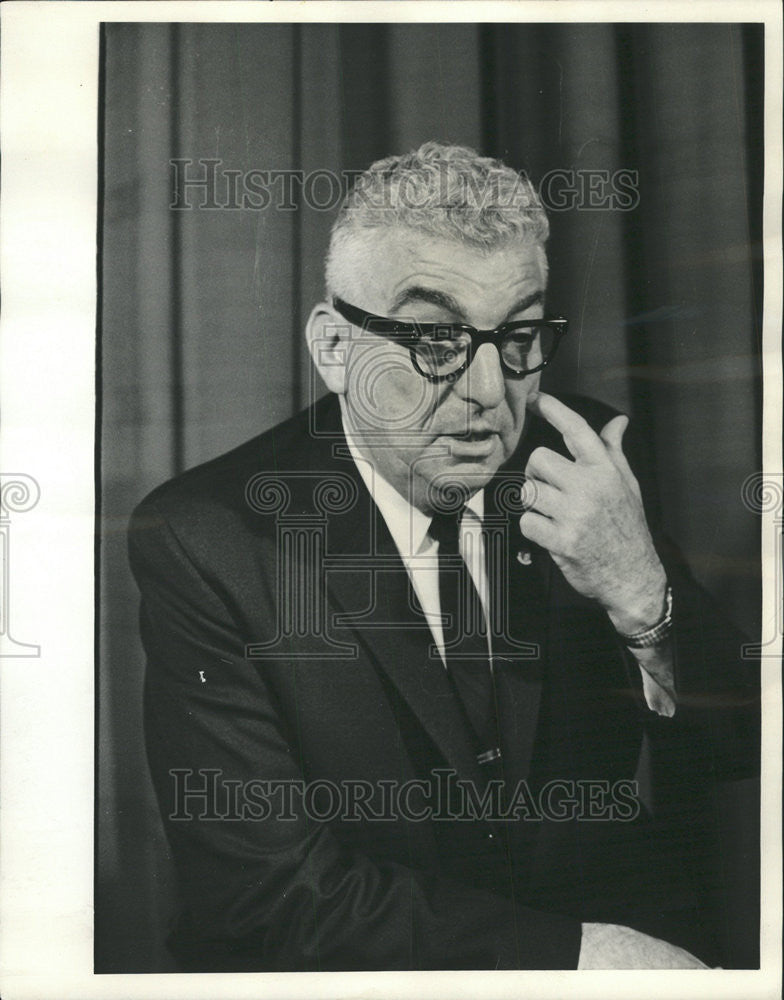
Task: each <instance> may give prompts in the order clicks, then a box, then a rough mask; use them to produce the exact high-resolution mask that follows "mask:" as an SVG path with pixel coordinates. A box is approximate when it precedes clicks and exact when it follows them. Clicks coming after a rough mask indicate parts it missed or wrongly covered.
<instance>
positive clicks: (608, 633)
mask: <svg viewBox="0 0 784 1000" xmlns="http://www.w3.org/2000/svg"><path fill="white" fill-rule="evenodd" d="M546 238H547V221H546V218H545V215H544V212H543V210H542V207H541V205H540V203H539V201H538V199H537V197H536V194H535V192H534V190H533V188H532V187H531V186H530V184H529V183H528V182H527V181H526V180H525V179H524V178H521V177H519V176H518V175H517V174H515V173H514V172H513V171H511V170H509V169H508V168H506V167H505V166H503V165H502V164H500V163H498V162H496V161H492V160H488V159H484V158H481V157H478V156H477V155H476V154H474V153H473V152H472V151H470V150H467V149H463V148H459V147H444V146H440V145H438V144H436V143H427V144H425V145H424V146H422V147H421V148H420V149H419V150H418V151H416V152H414V153H411V154H409V155H407V156H403V157H399V158H390V159H387V160H384V161H380V162H379V163H376V164H374V165H373V166H372V167H371V168H370V169H369V171H367V172H366V173H365V174H364V175H363V176H362V177H361V178H360V179H359V181H358V182H357V184H356V185H355V187H354V189H353V191H352V192H351V193H350V194H349V196H348V197H347V199H346V202H345V203H344V205H343V207H342V209H341V213H340V215H339V217H338V219H337V221H336V223H335V226H334V227H333V233H332V238H331V243H330V249H329V255H328V261H327V298H326V299H325V301H324V302H322V303H320V304H319V305H317V306H316V307H315V308H314V310H313V312H312V313H311V316H310V318H309V321H308V328H307V333H308V343H309V345H310V349H311V353H312V356H313V360H314V362H315V364H316V366H317V368H318V370H319V372H320V373H321V375H322V377H323V379H324V382H325V383H326V385H327V388H328V389H329V390H330V393H329V395H328V396H327V397H325V398H324V399H322V400H319V401H318V402H317V403H316V404H315V405H314V406H313V407H311V408H310V409H309V410H307V411H305V412H304V413H303V414H300V415H298V416H296V417H294V418H293V419H292V420H289V421H287V422H286V423H284V424H282V425H280V426H279V427H276V428H274V429H273V430H271V431H269V432H267V433H266V434H262V435H261V436H260V437H258V438H256V439H254V440H253V441H250V442H248V443H247V444H245V445H242V446H241V447H240V448H238V449H235V450H234V451H233V452H231V453H229V454H228V455H224V456H222V457H220V458H218V459H216V460H214V461H212V462H209V463H207V464H206V465H204V466H201V467H199V468H197V469H194V470H191V471H190V472H188V473H186V474H185V475H183V476H180V477H178V478H177V479H175V480H174V481H172V482H171V483H168V484H166V485H164V486H163V487H161V488H159V489H158V490H156V491H154V492H153V494H151V495H150V497H148V498H147V499H146V500H145V501H144V502H143V503H142V504H141V505H140V507H139V508H138V510H137V511H136V513H135V515H134V519H133V522H132V526H131V536H130V537H131V559H132V565H133V568H134V572H135V574H136V577H137V580H138V582H139V585H140V588H141V591H142V596H143V603H142V634H143V639H144V643H145V647H146V650H147V655H148V674H147V683H146V733H147V742H148V753H149V759H150V765H151V770H152V774H153V778H154V781H155V785H156V790H157V794H158V797H159V802H160V806H161V811H162V815H163V817H164V821H165V823H166V826H167V833H168V835H169V838H170V842H171V847H172V852H173V855H174V858H175V862H176V864H177V868H178V871H179V874H180V877H181V882H182V893H183V903H184V906H183V911H182V914H181V917H180V919H179V922H178V926H177V928H176V930H175V933H174V935H173V938H172V948H173V950H175V952H176V953H177V954H178V955H179V957H180V959H181V961H182V963H183V967H184V968H191V969H205V970H214V969H245V970H318V969H324V970H332V969H337V970H340V969H390V970H391V969H437V968H443V969H456V968H488V969H494V968H502V969H514V968H575V967H579V968H701V967H705V964H706V963H707V964H719V963H720V962H721V961H722V960H723V957H722V954H721V950H720V948H719V947H718V945H717V936H716V934H715V927H714V924H715V922H716V919H715V918H716V904H715V900H714V898H713V896H714V895H715V892H716V888H717V887H716V885H715V880H712V877H711V871H712V868H711V857H712V855H711V851H712V849H713V848H714V847H715V844H714V840H715V837H714V836H713V833H714V831H712V829H711V825H710V823H709V822H708V821H707V817H708V816H709V815H710V810H711V798H710V794H711V792H710V789H711V788H712V787H713V785H714V783H715V781H717V780H718V779H731V778H734V777H743V776H745V775H748V774H751V773H753V770H754V742H755V735H754V732H755V715H754V705H755V700H756V696H757V691H756V686H755V682H754V679H753V676H750V675H749V673H748V665H746V664H743V663H742V662H739V656H740V640H739V638H738V637H737V636H734V635H733V634H732V632H731V630H730V629H729V628H728V627H727V626H726V623H725V622H724V621H723V620H722V618H721V617H720V616H719V615H717V613H716V612H715V611H714V610H713V609H712V608H711V607H710V604H709V602H708V601H707V599H706V597H705V596H704V595H703V594H702V593H701V592H700V591H699V589H698V588H697V587H696V585H695V584H694V583H693V581H692V580H691V578H690V577H689V576H688V574H687V573H686V571H685V570H684V568H683V566H682V565H681V562H680V560H679V558H678V556H677V553H675V552H674V551H673V549H672V547H671V546H668V545H667V544H666V543H665V542H663V541H657V542H654V539H653V537H652V534H651V531H650V530H649V527H648V523H647V520H646V513H645V505H644V503H643V499H642V496H643V494H642V492H641V489H640V485H639V483H638V479H637V478H635V475H634V473H633V472H632V469H631V467H630V465H629V463H628V461H627V458H626V457H625V454H624V444H623V437H624V431H625V428H626V425H627V419H626V417H624V416H621V415H616V414H613V413H612V411H610V410H609V409H608V408H606V407H604V406H601V405H599V404H596V403H591V402H589V401H587V400H570V401H569V403H566V402H564V401H562V400H558V399H556V398H555V397H553V396H551V395H549V394H547V393H544V392H542V391H540V389H539V380H540V377H541V372H542V370H543V368H544V367H545V366H546V365H547V364H548V363H549V362H550V361H551V360H552V357H553V355H554V353H555V349H556V348H557V344H558V340H559V339H560V337H562V336H563V335H564V333H565V327H566V323H565V321H564V320H561V319H553V318H547V317H546V316H545V311H544V298H545V288H546V278H547V264H546V258H545V254H544V243H545V240H546ZM644 745H645V746H647V750H645V751H644V749H643V748H644ZM646 760H647V761H648V764H647V770H648V772H650V774H649V779H648V783H649V785H650V787H649V788H648V790H647V792H646V791H645V790H644V789H643V790H642V791H640V781H641V779H642V777H643V776H644V773H645V771H646V764H645V762H646Z"/></svg>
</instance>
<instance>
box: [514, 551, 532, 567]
mask: <svg viewBox="0 0 784 1000" xmlns="http://www.w3.org/2000/svg"><path fill="white" fill-rule="evenodd" d="M517 561H518V562H519V563H520V565H521V566H530V565H531V562H532V559H531V553H530V552H529V551H528V549H520V551H519V552H518V553H517Z"/></svg>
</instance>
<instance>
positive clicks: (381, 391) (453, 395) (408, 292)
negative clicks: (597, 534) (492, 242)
mask: <svg viewBox="0 0 784 1000" xmlns="http://www.w3.org/2000/svg"><path fill="white" fill-rule="evenodd" d="M540 255H541V250H540V249H538V248H537V247H534V246H525V245H517V246H514V247H509V248H506V249H500V250H496V251H493V252H491V253H482V252H481V251H479V250H477V249H473V248H469V247H466V246H464V245H461V244H458V243H453V242H446V241H442V240H438V239H434V238H431V237H428V236H426V235H423V234H420V233H416V232H412V231H408V230H406V231H401V230H394V231H392V233H390V234H389V236H388V237H386V236H385V237H384V239H383V240H381V241H379V244H378V246H377V248H376V250H375V252H371V253H370V254H369V255H368V258H367V260H366V261H365V266H364V268H363V270H364V277H363V278H362V279H361V281H360V282H358V283H357V288H358V290H357V292H356V294H355V295H354V301H353V303H352V304H353V305H357V306H360V307H361V308H363V309H365V310H366V311H368V312H372V313H376V314H377V315H381V316H387V317H393V318H398V319H413V320H418V321H421V322H458V323H469V324H471V325H472V326H475V327H477V328H478V329H492V328H495V327H496V326H498V325H499V324H501V323H504V322H507V321H509V320H515V319H521V320H523V319H537V318H540V317H541V316H542V315H543V312H542V309H543V295H544V288H545V275H544V273H543V267H542V264H541V257H540ZM354 333H355V334H357V331H356V330H355V331H354ZM538 384H539V374H538V373H537V374H534V375H529V376H527V377H526V378H523V379H511V378H505V377H504V373H503V371H502V369H501V364H500V358H499V355H498V351H497V349H496V348H495V347H494V346H493V345H492V344H483V345H482V346H481V347H480V348H479V350H478V351H477V352H476V354H475V355H474V359H473V362H472V363H471V365H470V366H469V368H468V369H467V370H466V371H465V372H463V374H462V375H461V376H460V377H459V378H458V379H457V380H456V381H455V382H454V383H452V384H450V383H448V382H442V383H439V384H433V383H431V382H429V381H428V380H427V379H425V378H423V377H422V375H420V374H418V373H417V372H416V371H415V370H414V367H413V366H412V364H411V360H410V357H409V353H408V350H407V349H406V348H405V347H402V346H401V345H399V344H395V343H392V342H390V341H388V340H386V339H383V338H381V337H379V336H376V335H373V334H367V333H364V334H362V335H361V336H358V337H357V339H354V340H352V343H351V347H350V349H349V351H348V354H347V367H346V377H345V394H344V409H345V411H346V414H347V417H348V420H349V425H350V429H351V431H352V433H353V435H354V437H355V439H356V442H357V444H358V446H359V448H360V450H361V451H362V453H363V454H364V455H365V456H366V457H367V458H369V459H370V460H371V461H372V462H373V464H374V465H375V467H376V469H377V470H378V472H379V473H380V474H381V475H382V476H383V477H384V478H385V479H387V480H388V481H389V482H390V483H391V484H392V486H394V487H395V488H396V489H397V490H398V492H399V493H401V494H402V495H403V496H404V497H406V499H408V500H409V501H410V502H412V503H413V504H415V505H416V506H417V507H419V508H420V509H422V510H425V511H428V510H430V509H431V508H432V506H433V501H434V499H435V501H436V503H437V499H438V492H439V488H448V485H447V484H448V483H450V482H451V483H455V482H457V483H460V484H462V485H463V486H465V487H467V489H468V491H469V492H470V493H474V492H476V491H477V490H478V489H480V488H482V487H483V486H484V485H485V484H486V483H487V482H488V480H489V479H490V478H491V476H492V475H493V474H494V473H495V471H496V470H497V469H498V467H499V466H500V465H501V464H502V462H504V461H505V460H506V459H507V458H508V457H509V456H510V455H511V454H512V452H513V451H514V449H515V447H516V446H517V443H518V441H519V440H520V435H521V433H522V430H523V424H524V422H525V415H526V401H527V398H528V396H529V394H530V393H531V392H532V391H534V390H535V389H536V388H537V387H538Z"/></svg>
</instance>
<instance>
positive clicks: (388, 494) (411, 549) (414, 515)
mask: <svg viewBox="0 0 784 1000" xmlns="http://www.w3.org/2000/svg"><path fill="white" fill-rule="evenodd" d="M341 417H342V419H343V433H344V434H345V435H346V442H347V444H348V449H349V451H350V453H351V457H352V458H353V459H354V464H355V465H356V467H357V469H358V470H359V474H360V476H362V480H363V482H364V483H365V486H366V487H367V489H368V493H370V495H371V497H372V498H373V500H374V502H375V504H376V506H377V507H378V509H379V510H380V511H381V516H382V517H383V518H384V521H385V523H386V526H387V528H389V533H390V535H391V536H392V540H393V541H394V543H395V545H396V546H397V550H398V552H399V553H400V555H401V556H403V558H409V557H411V556H415V555H419V554H420V553H421V552H423V551H425V550H426V549H427V548H428V547H429V545H430V542H431V539H430V536H429V535H428V529H429V528H430V522H431V521H432V520H433V518H432V517H431V516H430V515H429V514H424V513H423V512H422V511H421V510H419V509H418V508H417V507H414V506H412V505H411V504H410V503H409V502H408V500H406V499H405V497H403V496H402V495H401V494H400V493H398V491H397V490H396V489H395V487H394V486H392V484H391V483H389V482H388V481H387V480H386V479H384V477H383V476H382V475H381V474H380V473H379V471H378V469H376V468H375V466H374V465H373V463H372V461H371V460H370V459H368V458H366V457H365V456H364V455H362V454H361V452H360V451H359V448H358V447H357V445H356V442H355V440H354V438H353V437H352V436H351V432H350V431H349V429H348V427H347V421H346V419H345V413H344V412H343V405H342V400H341ZM466 508H467V510H468V511H470V512H471V514H473V515H474V516H475V518H476V519H477V520H478V521H479V524H480V525H481V523H482V519H483V517H484V513H485V494H484V490H478V491H477V492H476V493H474V495H473V496H472V497H470V499H469V500H467V501H466Z"/></svg>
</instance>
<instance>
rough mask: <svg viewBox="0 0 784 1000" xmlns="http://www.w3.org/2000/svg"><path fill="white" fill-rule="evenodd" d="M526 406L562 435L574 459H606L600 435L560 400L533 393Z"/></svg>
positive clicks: (544, 393)
mask: <svg viewBox="0 0 784 1000" xmlns="http://www.w3.org/2000/svg"><path fill="white" fill-rule="evenodd" d="M526 405H527V407H528V409H529V410H530V411H531V412H532V413H535V414H536V415H537V416H538V417H541V418H542V419H543V420H546V421H547V423H548V424H550V425H551V426H552V427H554V428H555V429H556V430H557V431H558V432H559V433H560V434H561V436H562V437H563V439H564V444H565V445H566V447H567V448H568V449H569V452H570V453H571V455H572V457H573V458H575V459H577V460H579V459H583V460H584V461H586V462H598V461H600V460H601V459H603V458H604V457H605V454H606V449H605V447H604V444H603V443H602V439H601V438H600V437H599V435H598V434H597V433H596V432H595V431H594V430H593V428H592V427H591V425H590V424H589V423H588V421H587V420H585V419H583V417H581V416H580V414H579V413H575V411H574V410H570V409H569V407H568V406H566V404H565V403H562V402H561V401H560V399H556V398H555V396H551V395H550V394H549V393H547V392H537V393H531V395H530V396H529V397H528V401H527V403H526Z"/></svg>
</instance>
